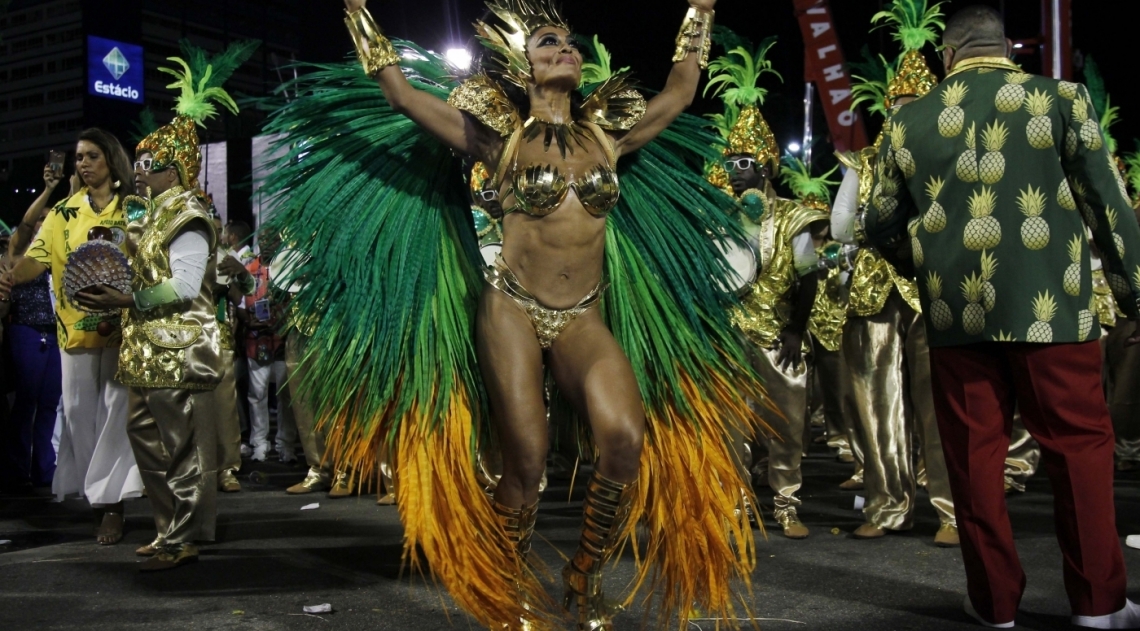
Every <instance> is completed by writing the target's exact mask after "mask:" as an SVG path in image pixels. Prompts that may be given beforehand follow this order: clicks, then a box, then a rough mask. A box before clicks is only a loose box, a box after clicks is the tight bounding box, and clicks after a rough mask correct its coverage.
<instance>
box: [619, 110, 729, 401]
mask: <svg viewBox="0 0 1140 631" xmlns="http://www.w3.org/2000/svg"><path fill="white" fill-rule="evenodd" d="M702 125H704V121H702V120H701V119H700V118H698V117H696V116H692V115H688V114H684V115H682V116H681V117H680V118H678V119H677V121H676V122H674V123H673V125H671V126H670V127H669V128H668V129H667V130H666V131H665V132H664V133H662V134H661V136H659V137H658V138H657V139H656V140H655V141H654V142H652V143H650V144H649V145H647V146H646V147H644V148H642V149H641V150H640V151H639V152H638V153H637V154H635V155H633V156H631V157H629V158H627V159H623V163H622V165H621V167H622V168H621V169H620V176H621V187H622V197H621V202H620V203H619V204H618V207H617V209H616V210H615V212H614V213H613V215H612V217H611V223H610V225H611V230H610V235H609V240H608V243H607V245H608V246H610V247H609V249H608V250H607V260H606V270H607V273H608V280H609V282H610V283H611V291H610V294H609V299H607V304H606V314H607V316H608V319H609V322H610V325H611V327H612V329H613V332H614V335H615V337H617V339H618V341H619V343H621V344H622V346H623V348H624V349H625V351H626V353H627V354H628V355H629V357H630V361H631V362H632V363H633V365H634V369H635V371H636V372H637V374H638V380H639V381H640V383H641V387H642V392H643V394H644V395H645V397H646V400H647V401H648V402H649V404H650V405H653V404H654V403H655V402H664V401H673V402H678V403H680V402H682V401H684V397H683V396H681V393H679V392H677V391H676V390H675V389H674V386H675V385H676V384H677V383H679V380H678V379H677V378H676V377H677V375H676V374H675V373H674V372H673V371H674V368H673V367H674V366H680V367H682V368H683V369H684V370H686V371H688V372H689V373H690V374H701V373H702V372H703V371H705V370H707V369H708V367H710V366H712V367H720V366H723V365H724V364H723V362H722V358H721V357H718V355H717V354H718V351H717V350H716V349H720V352H727V353H728V354H729V355H730V356H732V357H734V358H735V359H742V358H743V349H742V348H741V347H740V346H739V344H738V343H737V341H736V338H735V336H734V335H732V334H731V333H730V332H731V330H732V326H731V324H730V322H729V318H728V312H729V310H730V309H731V308H732V306H733V305H734V304H735V301H734V300H733V299H732V298H731V297H730V296H729V295H728V294H726V293H724V292H723V291H721V290H720V289H719V286H718V284H717V283H716V282H715V281H714V280H713V279H716V278H724V277H725V275H726V272H727V271H728V267H727V263H726V262H725V260H724V258H723V256H722V255H721V254H720V253H719V251H718V250H717V248H716V246H715V244H714V242H713V241H712V239H710V237H709V235H710V234H720V235H734V236H739V226H738V224H737V223H735V221H734V219H733V218H732V214H731V213H732V212H733V211H734V210H735V202H734V201H733V200H732V198H730V197H728V196H727V195H725V194H724V193H723V192H721V191H720V190H719V189H717V188H716V187H714V186H713V185H711V184H709V183H708V182H707V181H706V180H705V179H704V177H702V175H701V174H702V169H703V165H704V164H705V163H706V162H707V161H710V160H716V159H717V158H718V157H719V153H718V152H717V150H716V149H715V147H717V146H719V144H720V143H719V139H718V138H717V137H716V136H715V135H713V134H710V133H708V132H707V131H705V130H704V129H702Z"/></svg>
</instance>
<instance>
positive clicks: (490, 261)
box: [479, 243, 503, 267]
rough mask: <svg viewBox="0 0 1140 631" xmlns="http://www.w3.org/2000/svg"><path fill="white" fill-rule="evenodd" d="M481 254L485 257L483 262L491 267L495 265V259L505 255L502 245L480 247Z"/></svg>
mask: <svg viewBox="0 0 1140 631" xmlns="http://www.w3.org/2000/svg"><path fill="white" fill-rule="evenodd" d="M479 253H480V254H482V255H483V262H484V263H486V264H487V267H490V266H492V265H494V264H495V259H497V258H499V255H500V254H502V253H503V244H502V243H485V244H483V245H481V246H479Z"/></svg>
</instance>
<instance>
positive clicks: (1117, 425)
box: [1104, 322, 1140, 462]
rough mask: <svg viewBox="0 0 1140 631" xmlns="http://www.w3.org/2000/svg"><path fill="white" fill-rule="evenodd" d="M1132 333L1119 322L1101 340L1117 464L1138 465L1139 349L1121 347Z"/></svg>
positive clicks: (1139, 416)
mask: <svg viewBox="0 0 1140 631" xmlns="http://www.w3.org/2000/svg"><path fill="white" fill-rule="evenodd" d="M1131 331H1132V327H1131V326H1128V324H1127V323H1125V322H1121V324H1120V326H1115V327H1113V328H1112V330H1111V331H1109V332H1108V336H1107V337H1106V338H1105V339H1104V354H1105V367H1104V368H1105V390H1106V394H1107V398H1108V412H1109V414H1110V415H1111V416H1112V429H1113V431H1114V432H1115V433H1116V450H1115V451H1116V461H1117V462H1140V346H1133V347H1130V348H1125V347H1124V341H1125V340H1126V339H1127V338H1128V335H1129V333H1131Z"/></svg>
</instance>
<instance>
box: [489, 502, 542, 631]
mask: <svg viewBox="0 0 1140 631" xmlns="http://www.w3.org/2000/svg"><path fill="white" fill-rule="evenodd" d="M491 508H492V509H493V510H494V511H495V516H496V517H498V519H499V525H501V526H502V527H503V531H504V532H506V533H507V541H509V542H510V546H511V549H510V550H509V552H510V553H512V554H514V555H515V560H516V562H517V563H518V570H517V571H518V572H519V573H522V572H526V571H528V570H527V567H528V561H527V556H528V555H529V554H530V541H531V538H532V535H534V522H535V520H536V519H537V518H538V502H535V503H534V504H531V505H530V506H524V507H522V508H521V509H519V508H510V507H508V506H504V505H502V504H500V503H498V502H496V501H495V500H493V499H492V500H491ZM519 597H520V598H522V599H523V607H524V608H526V609H527V610H528V611H529V610H530V609H531V608H530V607H529V606H528V605H527V603H526V595H525V594H523V593H522V585H521V582H520V584H519ZM533 628H534V627H533V625H532V624H531V622H530V621H529V620H526V619H522V620H519V622H518V624H516V625H511V624H503V629H509V630H510V631H531V629H533Z"/></svg>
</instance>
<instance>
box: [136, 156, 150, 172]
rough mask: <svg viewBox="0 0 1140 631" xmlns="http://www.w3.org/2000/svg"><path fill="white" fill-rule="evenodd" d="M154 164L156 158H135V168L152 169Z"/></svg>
mask: <svg viewBox="0 0 1140 631" xmlns="http://www.w3.org/2000/svg"><path fill="white" fill-rule="evenodd" d="M152 166H154V158H143V159H142V160H135V170H136V171H138V170H139V169H142V170H143V171H150V168H151V167H152Z"/></svg>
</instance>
